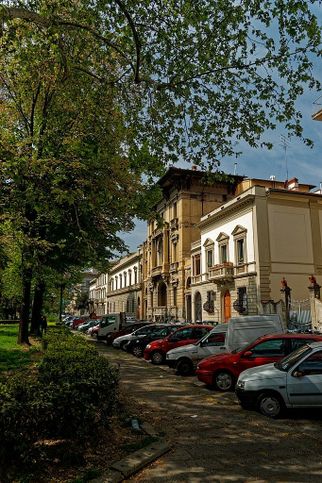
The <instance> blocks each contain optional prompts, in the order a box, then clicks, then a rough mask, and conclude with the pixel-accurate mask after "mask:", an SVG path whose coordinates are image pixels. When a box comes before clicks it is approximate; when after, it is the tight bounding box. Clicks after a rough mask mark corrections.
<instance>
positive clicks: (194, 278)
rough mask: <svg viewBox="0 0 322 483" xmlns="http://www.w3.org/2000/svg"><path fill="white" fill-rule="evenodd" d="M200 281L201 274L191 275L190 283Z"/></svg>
mask: <svg viewBox="0 0 322 483" xmlns="http://www.w3.org/2000/svg"><path fill="white" fill-rule="evenodd" d="M201 281H202V277H201V274H200V275H194V276H193V277H191V283H192V284H195V283H200V282H201Z"/></svg>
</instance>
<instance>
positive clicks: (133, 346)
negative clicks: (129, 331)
mask: <svg viewBox="0 0 322 483" xmlns="http://www.w3.org/2000/svg"><path fill="white" fill-rule="evenodd" d="M178 327H179V325H176V324H155V325H154V327H153V328H152V330H150V331H149V332H148V333H147V334H145V335H142V334H139V336H137V335H136V337H134V338H131V339H130V340H129V341H128V342H127V344H126V345H125V350H126V351H127V352H131V353H132V354H134V355H135V356H136V357H142V356H143V353H144V349H145V348H146V346H147V345H148V344H149V343H150V342H152V341H154V340H157V339H161V338H164V337H166V336H168V335H169V334H172V332H174V331H175V330H177V329H178ZM140 330H141V329H140Z"/></svg>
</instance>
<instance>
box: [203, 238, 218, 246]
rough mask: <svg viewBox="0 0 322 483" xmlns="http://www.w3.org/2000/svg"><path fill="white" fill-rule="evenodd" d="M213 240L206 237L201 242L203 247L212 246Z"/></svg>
mask: <svg viewBox="0 0 322 483" xmlns="http://www.w3.org/2000/svg"><path fill="white" fill-rule="evenodd" d="M214 244H215V243H214V241H213V240H212V239H211V238H207V240H206V241H205V243H204V244H203V246H204V247H209V248H211V247H213V246H214Z"/></svg>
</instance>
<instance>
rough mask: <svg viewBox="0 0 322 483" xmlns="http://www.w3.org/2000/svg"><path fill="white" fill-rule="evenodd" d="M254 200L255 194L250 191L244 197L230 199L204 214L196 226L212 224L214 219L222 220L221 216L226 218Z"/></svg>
mask: <svg viewBox="0 0 322 483" xmlns="http://www.w3.org/2000/svg"><path fill="white" fill-rule="evenodd" d="M254 200H255V195H254V194H251V193H249V194H247V195H246V196H244V197H241V196H238V197H237V198H236V199H234V200H232V201H231V202H229V203H228V204H225V205H222V206H221V207H220V208H217V209H216V210H215V211H213V212H211V213H209V214H208V215H206V216H205V217H204V218H205V219H204V220H202V221H200V223H198V227H199V228H205V227H207V226H209V225H211V224H213V222H214V221H217V220H222V219H223V218H227V216H230V215H232V214H235V213H238V212H239V211H241V210H242V209H244V208H246V207H248V206H250V205H252V204H253V203H254ZM206 217H207V218H206Z"/></svg>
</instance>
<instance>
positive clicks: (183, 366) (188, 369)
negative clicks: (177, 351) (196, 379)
mask: <svg viewBox="0 0 322 483" xmlns="http://www.w3.org/2000/svg"><path fill="white" fill-rule="evenodd" d="M177 372H178V374H180V376H189V375H190V374H191V373H192V372H193V365H192V362H191V361H189V359H181V360H180V361H178V364H177Z"/></svg>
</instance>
